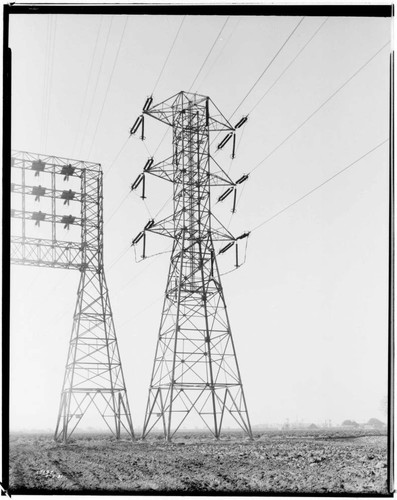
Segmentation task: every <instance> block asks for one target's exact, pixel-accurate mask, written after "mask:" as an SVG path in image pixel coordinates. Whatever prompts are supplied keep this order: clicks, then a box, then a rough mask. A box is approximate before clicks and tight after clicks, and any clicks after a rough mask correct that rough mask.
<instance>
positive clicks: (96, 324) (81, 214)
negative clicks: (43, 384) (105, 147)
mask: <svg viewBox="0 0 397 500" xmlns="http://www.w3.org/2000/svg"><path fill="white" fill-rule="evenodd" d="M11 166H12V169H11V170H12V173H13V182H12V184H11V191H12V193H13V194H14V195H17V196H14V199H13V204H14V203H15V204H16V205H17V206H18V208H13V209H11V216H12V217H13V218H14V219H19V220H20V223H19V226H18V227H17V228H16V231H14V228H13V235H12V237H11V263H13V264H23V265H33V266H41V267H52V268H62V269H75V270H79V271H80V282H79V286H78V291H77V302H76V307H75V310H74V315H73V327H72V334H71V338H70V344H69V350H68V355H67V362H66V369H65V376H64V381H63V387H62V393H61V402H60V406H59V413H58V419H57V424H56V430H55V436H54V437H55V439H56V440H58V441H63V442H67V440H68V439H69V438H70V436H71V435H72V433H73V431H74V430H75V429H76V427H77V425H78V424H79V423H80V421H81V420H82V418H83V417H84V415H85V414H86V412H87V410H88V409H89V407H91V406H92V405H93V406H94V407H95V408H96V410H97V411H98V412H99V414H100V416H101V417H102V419H103V420H104V421H105V423H106V424H107V426H108V427H109V429H110V430H111V432H112V433H113V434H114V436H115V437H116V438H120V436H121V432H124V433H126V434H127V436H129V437H130V438H133V437H134V432H133V427H132V421H131V412H130V408H129V404H128V398H127V392H126V386H125V381H124V376H123V371H122V367H121V360H120V354H119V349H118V344H117V338H116V333H115V328H114V324H113V315H112V310H111V307H110V300H109V291H108V287H107V284H106V279H105V274H104V264H103V191H102V189H103V184H102V182H103V175H102V170H101V166H100V165H99V164H96V163H88V162H81V161H75V160H68V159H65V158H59V157H51V156H45V155H39V154H34V153H26V152H18V151H15V152H13V153H12V165H11ZM41 176H42V180H40V177H41ZM29 180H31V181H32V183H36V184H37V183H38V182H39V181H40V184H39V185H30V184H29ZM14 181H15V182H14ZM65 182H71V183H72V184H74V189H66V187H65V185H64V183H65ZM59 184H61V185H62V186H61V188H58V185H59ZM33 198H34V199H33ZM42 198H49V199H50V210H49V213H45V212H42V211H38V210H37V207H36V204H37V203H39V202H40V201H41V199H42ZM70 203H72V204H78V205H79V206H77V210H78V212H77V214H76V212H74V213H75V214H74V215H72V214H67V213H66V214H65V209H66V210H69V205H70ZM13 206H15V205H13ZM28 207H31V208H33V210H31V211H30V210H28ZM33 223H34V225H33ZM41 223H49V225H50V228H51V233H50V234H51V237H50V238H47V239H45V238H38V237H37V235H36V234H35V233H36V232H37V231H38V230H39V229H40V225H41ZM60 225H63V233H65V230H69V229H72V228H73V227H75V226H77V228H80V236H79V237H78V238H77V240H76V239H75V240H74V241H73V240H72V239H70V238H68V239H67V240H62V239H59V238H58V234H57V233H58V232H59V229H58V227H59V226H60ZM61 229H62V226H61ZM15 232H18V233H19V234H18V235H16V234H15Z"/></svg>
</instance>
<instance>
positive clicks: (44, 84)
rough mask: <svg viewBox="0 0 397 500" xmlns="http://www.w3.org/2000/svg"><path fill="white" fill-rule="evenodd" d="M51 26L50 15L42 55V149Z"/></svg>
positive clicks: (42, 146)
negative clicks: (43, 53)
mask: <svg viewBox="0 0 397 500" xmlns="http://www.w3.org/2000/svg"><path fill="white" fill-rule="evenodd" d="M51 24H52V15H51V14H50V15H49V16H48V18H47V33H46V48H45V55H44V71H43V93H42V102H41V130H40V145H41V148H42V149H44V133H45V128H46V127H45V117H46V111H47V108H46V104H47V97H48V91H47V88H48V72H49V67H50V61H49V59H50V57H49V53H50V26H51Z"/></svg>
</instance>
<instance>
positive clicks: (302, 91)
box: [10, 15, 391, 429]
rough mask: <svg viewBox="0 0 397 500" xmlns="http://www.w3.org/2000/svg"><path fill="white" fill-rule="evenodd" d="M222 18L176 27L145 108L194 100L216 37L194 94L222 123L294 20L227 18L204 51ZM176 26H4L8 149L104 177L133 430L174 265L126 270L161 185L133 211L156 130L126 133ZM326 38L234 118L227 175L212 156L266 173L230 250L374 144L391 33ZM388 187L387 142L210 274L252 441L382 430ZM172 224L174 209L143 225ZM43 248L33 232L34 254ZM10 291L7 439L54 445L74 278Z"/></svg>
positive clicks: (331, 26)
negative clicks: (309, 429) (325, 431)
mask: <svg viewBox="0 0 397 500" xmlns="http://www.w3.org/2000/svg"><path fill="white" fill-rule="evenodd" d="M226 20H227V18H226V17H223V16H219V17H218V16H210V17H206V16H199V17H193V16H187V17H186V19H185V20H184V22H183V25H182V27H181V30H180V33H179V36H178V38H177V40H176V42H175V45H174V48H173V50H172V52H171V54H170V57H169V59H168V62H167V64H166V66H165V68H164V71H163V73H162V75H161V77H160V80H159V81H158V84H157V87H156V89H155V92H154V95H153V97H154V103H156V102H160V101H162V100H164V99H166V98H168V97H170V96H171V95H173V94H175V93H177V92H179V91H180V90H189V88H190V87H191V85H192V83H193V81H194V80H195V77H196V75H197V74H198V72H199V70H200V68H201V66H202V64H203V62H204V60H205V58H206V57H207V55H208V53H209V50H210V48H211V46H212V45H213V43H214V41H215V39H216V38H217V37H218V38H217V41H216V44H215V46H214V48H213V50H212V52H211V54H210V56H209V57H208V59H207V61H206V63H205V65H204V66H203V68H202V70H201V72H200V73H199V76H198V78H197V79H196V81H195V84H194V86H193V88H192V89H191V90H192V91H197V92H199V93H201V94H204V95H209V96H210V97H211V98H212V100H213V101H214V102H215V104H216V105H217V106H218V107H219V109H220V110H221V111H222V112H223V114H224V115H225V116H226V117H227V118H229V117H230V116H231V114H232V113H233V111H234V110H235V109H236V107H237V106H238V105H239V103H240V102H241V101H242V99H243V98H244V96H245V95H246V94H247V92H248V91H249V89H250V88H251V87H252V85H253V84H254V82H255V81H256V80H257V78H258V77H259V76H260V75H261V73H262V72H263V70H264V69H265V68H266V66H267V65H268V64H269V62H270V61H271V60H272V58H273V57H274V55H275V54H276V52H277V51H278V50H279V49H280V47H281V46H282V44H283V43H284V42H285V40H286V39H287V37H288V36H289V35H290V33H291V32H292V30H293V29H294V27H295V26H296V25H297V23H298V22H299V21H300V20H301V18H299V17H230V18H229V19H228V20H227V23H226V25H225V26H224V29H223V31H222V33H221V36H219V32H220V30H221V28H222V26H223V25H224V23H225V21H226ZM181 21H182V17H181V16H128V17H127V16H122V15H120V16H106V15H102V16H101V15H97V16H84V15H78V16H75V15H52V16H48V15H13V16H11V22H10V47H11V49H12V56H13V61H12V70H13V72H12V79H13V81H12V144H13V148H14V149H20V150H25V151H31V152H40V153H45V154H50V155H57V156H65V157H69V158H77V159H84V160H88V161H94V162H99V163H101V164H102V166H103V170H104V172H105V175H106V177H105V181H104V194H105V199H104V209H105V233H104V237H105V267H106V276H107V281H108V285H109V288H110V299H111V303H112V307H113V314H114V320H115V325H116V332H117V335H118V340H119V347H120V351H121V357H122V362H123V368H124V374H125V379H126V384H127V390H128V395H129V401H130V406H131V410H132V417H133V422H134V425H135V426H136V427H140V426H142V423H143V418H144V411H145V405H146V398H147V391H148V385H149V381H150V373H151V369H152V362H153V357H154V350H155V346H156V340H157V333H158V326H159V321H160V315H161V308H162V295H163V292H164V289H165V285H166V279H167V272H168V261H169V257H170V254H169V253H165V254H162V255H158V256H156V257H152V258H151V259H148V260H147V261H146V262H140V263H136V262H135V258H134V252H133V249H131V248H130V247H129V245H130V242H131V240H132V238H133V237H134V236H136V234H137V233H138V232H139V231H140V230H141V229H142V227H143V226H144V224H145V223H146V222H147V220H148V219H149V218H150V217H151V216H154V215H156V214H157V212H158V211H159V210H160V209H161V207H162V206H163V205H164V203H165V202H166V201H167V200H169V199H170V197H171V194H172V191H171V188H172V187H171V185H170V184H169V183H167V182H164V181H162V180H160V179H156V178H149V179H147V195H148V199H147V206H145V204H144V203H143V202H142V200H141V199H140V198H139V197H138V196H137V195H136V194H128V193H129V187H130V184H131V182H132V181H133V180H135V178H136V177H137V175H138V174H139V173H140V172H141V171H142V168H143V166H144V164H145V162H146V160H147V158H148V156H149V154H150V155H152V154H153V153H154V151H156V150H157V148H158V145H159V142H160V141H161V139H162V138H163V135H164V133H165V131H166V129H167V127H166V126H165V125H162V124H160V123H158V122H156V121H155V120H150V119H147V120H146V123H145V135H146V137H147V140H146V141H145V142H144V143H142V142H141V141H140V140H138V139H137V138H131V139H129V140H128V135H129V128H130V127H131V125H132V124H133V123H134V121H135V119H136V117H137V116H138V115H139V114H140V112H141V108H142V106H143V104H144V102H145V99H146V97H147V96H149V95H150V94H151V93H152V91H153V89H154V87H155V85H156V81H157V79H158V77H159V75H160V71H161V68H162V66H163V64H164V61H165V59H166V57H167V54H168V52H169V49H170V47H171V44H172V43H173V40H174V38H175V35H176V33H177V30H178V28H179V27H180V25H181ZM324 21H325V18H316V17H310V18H305V19H303V21H302V23H301V24H300V25H299V27H298V28H297V29H296V31H295V33H294V34H293V35H292V37H291V39H290V40H289V41H288V43H287V44H286V45H285V47H284V48H283V50H282V51H281V52H280V54H279V55H278V56H277V57H276V59H275V60H274V62H273V63H272V64H271V65H270V67H269V69H268V70H267V71H266V73H265V74H264V76H263V77H262V78H261V80H260V81H259V83H258V84H257V86H256V87H255V88H254V89H253V90H252V92H251V93H250V94H249V96H248V98H247V99H246V100H245V101H244V102H243V104H242V106H241V107H240V108H239V109H238V110H237V112H236V113H235V115H234V116H233V118H232V119H231V121H232V123H233V124H234V123H235V122H237V121H238V120H239V119H240V118H241V117H242V116H243V115H245V114H247V113H249V119H248V122H247V123H246V124H245V125H244V127H243V128H242V129H240V131H239V136H238V142H239V146H238V150H237V157H236V158H235V160H233V162H231V160H230V148H229V149H228V148H227V147H226V148H225V149H224V150H222V151H221V152H219V153H217V154H215V158H216V160H217V161H218V162H219V163H220V164H221V165H222V166H223V167H224V168H225V169H226V170H228V169H229V168H230V175H231V176H232V178H234V179H237V178H239V177H240V176H241V175H242V174H243V173H247V172H250V171H251V170H252V169H253V168H255V167H256V166H257V165H258V164H259V162H261V161H262V160H264V159H265V161H263V163H261V165H260V166H258V168H256V170H255V171H254V172H253V173H252V175H251V176H250V178H249V180H248V181H247V182H246V183H245V187H244V191H243V192H242V195H241V198H240V200H239V204H238V211H237V213H236V214H235V215H233V217H232V218H231V222H230V230H231V231H232V232H233V233H234V234H235V235H239V234H241V233H242V232H244V231H247V230H251V229H253V228H255V227H256V226H258V225H259V224H261V223H262V222H264V221H266V220H267V219H269V218H270V217H271V216H272V215H274V214H276V213H277V212H279V211H280V210H282V209H283V208H284V207H286V206H288V205H289V204H290V203H292V202H294V201H295V200H297V199H298V198H300V197H301V196H302V195H304V194H305V193H307V192H308V191H310V190H311V189H313V188H315V187H316V186H318V185H319V184H321V183H322V182H323V181H324V180H326V179H328V178H329V177H331V176H332V175H333V174H335V173H336V172H338V171H339V170H341V169H343V168H344V167H346V166H348V165H349V164H350V163H352V162H353V161H355V160H356V159H358V158H360V157H361V156H363V155H364V154H365V153H367V152H368V151H370V150H371V149H373V148H374V147H375V146H377V145H378V144H380V143H381V142H382V141H384V140H386V139H387V138H388V113H389V110H388V85H389V83H388V78H389V77H388V69H389V51H390V44H388V42H389V41H390V36H391V33H390V31H391V29H390V19H382V18H330V19H328V20H327V21H326V22H325V23H324ZM323 23H324V24H323ZM322 24H323V25H322ZM321 25H322V27H321V29H320V30H319V31H318V33H317V34H316V35H315V37H314V38H313V39H312V40H311V41H310V43H308V45H307V47H306V48H305V49H304V50H303V51H302V53H301V54H300V55H299V56H298V57H297V59H296V60H295V61H294V62H293V63H292V64H291V66H290V67H289V68H288V69H287V70H286V71H285V73H284V74H283V75H282V76H281V78H280V79H279V80H278V81H277V82H276V83H275V84H274V82H275V81H276V80H277V79H278V78H279V76H280V75H281V73H282V72H283V71H284V69H285V68H286V67H287V66H288V65H289V64H290V63H291V61H293V59H294V58H295V56H296V55H297V54H298V52H299V51H300V50H301V49H302V48H303V47H304V45H305V44H306V43H307V42H308V40H309V39H310V38H311V37H312V35H313V34H314V33H315V32H316V30H317V29H318V28H319V27H320V26H321ZM385 44H387V45H386V46H385V47H384V48H383V50H381V51H380V52H379V53H378V54H377V55H376V56H375V57H374V58H373V59H372V60H371V61H370V62H369V63H368V64H367V65H366V66H365V67H364V68H363V69H362V70H361V71H359V72H358V73H357V74H356V76H354V77H353V78H352V79H351V80H350V81H349V82H348V83H347V84H346V85H345V86H344V87H343V88H342V89H341V90H340V91H339V92H338V93H337V94H335V95H334V96H333V97H332V98H331V99H330V100H329V101H328V102H326V103H325V105H324V106H323V107H322V108H321V109H320V110H319V111H318V112H317V113H316V114H315V115H313V116H312V117H311V118H310V119H309V120H308V121H307V123H305V124H304V125H303V126H302V127H301V128H300V129H299V130H298V131H297V132H296V133H294V134H293V135H291V137H289V136H290V134H291V133H292V132H294V131H295V130H296V129H297V127H298V126H299V125H301V124H302V123H303V122H304V121H305V120H306V118H308V117H309V116H310V115H311V114H312V113H313V112H314V111H315V110H316V109H317V108H319V106H320V105H321V104H322V103H324V102H325V101H326V100H327V99H328V98H329V97H330V96H332V94H334V92H335V91H336V90H337V89H339V88H340V87H341V86H342V85H343V84H344V83H345V82H346V81H347V80H348V79H349V78H350V77H351V76H352V75H354V74H355V73H356V72H357V70H359V69H360V68H361V67H362V66H363V65H364V64H365V63H367V61H368V60H369V59H370V58H371V57H372V56H374V55H375V54H376V53H377V52H378V51H379V50H380V49H381V48H382V47H383V46H384V45H385ZM273 84H274V86H273ZM269 89H270V90H269ZM265 93H266V95H265ZM264 95H265V97H264V98H263V100H262V101H261V102H260V103H259V104H257V103H258V102H259V100H260V99H261V98H262V96H264ZM253 108H255V109H253ZM252 109H253V110H252ZM251 110H252V112H251ZM288 137H289V138H288ZM286 138H288V139H287V140H286V141H285V143H283V141H284V140H285V139H286ZM170 139H171V134H170V133H168V134H167V136H166V137H165V139H164V141H163V143H162V145H161V146H160V147H159V148H158V150H157V151H156V154H155V160H156V161H160V160H161V159H163V158H166V157H167V156H169V155H170V154H171V143H170ZM215 144H216V142H215ZM215 144H214V145H215ZM279 145H280V147H278V148H277V149H276V150H275V148H276V147H277V146H279ZM270 153H271V154H270ZM269 154H270V155H269ZM116 158H117V161H116V162H115V163H114V160H115V159H116ZM107 172H109V174H107ZM387 189H388V144H387V143H386V144H383V145H382V146H381V147H379V148H377V149H376V150H375V151H373V152H372V153H371V154H369V155H368V156H366V157H365V158H364V159H362V160H361V161H359V162H358V163H357V164H355V165H354V166H353V167H352V168H350V169H348V170H347V171H346V172H344V173H343V174H341V175H340V176H338V177H336V178H335V179H334V180H332V181H331V182H329V183H328V184H326V185H325V186H324V187H322V188H321V189H319V190H317V191H315V192H314V193H313V194H311V195H310V196H308V197H307V198H305V199H304V200H302V201H301V202H299V203H297V204H296V205H294V206H293V207H291V208H290V209H288V210H287V211H285V212H284V213H282V214H280V215H279V216H277V217H276V218H274V219H273V220H271V221H270V222H268V223H267V224H265V225H263V226H261V227H260V228H258V229H257V230H255V231H253V232H252V234H251V236H250V238H249V240H248V250H247V260H246V263H245V265H244V266H242V267H241V268H240V269H239V270H237V272H234V273H230V274H227V275H225V276H224V278H223V286H224V291H225V296H226V301H227V306H228V311H229V315H230V320H231V326H232V332H233V335H234V340H235V345H236V350H237V356H238V361H239V364H240V369H241V374H242V379H243V384H244V388H245V392H246V398H247V405H248V409H249V413H250V417H251V422H252V424H254V425H255V424H260V423H271V422H285V421H286V419H290V421H294V420H302V421H306V422H317V423H322V422H323V421H324V420H326V419H327V420H328V419H331V420H332V421H333V422H334V423H340V422H341V421H343V420H344V419H347V418H349V419H355V420H357V421H367V420H368V419H369V418H371V417H377V418H381V419H382V420H385V414H384V412H383V411H382V409H381V401H382V398H384V397H385V396H386V394H387V326H388V324H387V280H388V267H387V262H388V261H387V256H388V247H387V240H388V198H387ZM219 194H220V192H215V191H214V199H215V196H219ZM37 206H38V205H37ZM43 206H44V205H42V206H40V207H39V209H42V210H43ZM171 209H172V204H171V203H170V202H169V203H168V204H167V205H166V206H165V208H164V209H163V210H162V212H161V214H160V215H159V216H158V217H157V220H158V219H159V218H163V217H165V216H166V215H168V214H170V211H171ZM230 209H231V200H230V199H227V200H226V201H225V202H224V204H222V206H221V205H220V204H218V205H216V207H215V209H214V211H215V213H216V215H217V216H218V217H219V218H220V219H221V220H223V221H224V223H225V225H228V224H229V219H230V215H231V213H230ZM106 221H108V222H106ZM44 231H45V229H43V228H40V229H38V228H35V227H32V228H31V234H35V235H37V237H39V236H43V235H44V234H45V233H44ZM147 244H148V254H149V255H150V254H156V253H159V252H162V251H164V250H166V249H168V248H169V246H170V241H169V240H168V239H166V238H163V239H162V238H159V237H155V236H149V237H148V243H147ZM219 264H220V267H221V270H222V272H225V273H226V272H227V271H229V270H230V269H232V262H231V261H230V257H229V256H228V255H225V256H224V257H223V256H220V257H219ZM11 279H12V286H11V405H10V426H11V429H22V428H30V429H34V428H38V429H43V428H49V429H54V426H55V422H56V416H57V411H58V404H59V397H60V391H61V386H62V380H63V374H64V367H65V362H66V355H67V348H68V343H69V337H70V332H71V327H72V315H73V309H74V304H75V300H76V292H77V284H78V279H79V273H78V272H77V271H64V270H53V269H39V268H29V267H23V266H21V267H20V266H13V267H12V269H11ZM87 422H88V421H87ZM81 427H82V428H84V423H83V422H82V425H81Z"/></svg>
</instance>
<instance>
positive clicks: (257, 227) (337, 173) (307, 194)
mask: <svg viewBox="0 0 397 500" xmlns="http://www.w3.org/2000/svg"><path fill="white" fill-rule="evenodd" d="M388 141H389V139H385V140H384V141H382V142H380V143H379V144H378V145H377V146H375V147H373V148H372V149H370V150H369V151H367V152H366V153H364V154H363V155H362V156H360V158H357V159H356V160H354V161H353V162H352V163H349V165H347V166H346V167H344V168H342V170H339V172H336V174H334V175H332V176H331V177H329V178H328V179H326V180H325V181H323V182H322V183H321V184H319V185H318V186H316V187H315V188H313V189H311V190H310V191H308V192H307V193H305V194H304V195H303V196H301V197H300V198H298V199H297V200H295V201H293V202H292V203H290V204H289V205H287V206H286V207H284V208H283V209H282V210H279V211H278V212H276V213H275V214H274V215H272V216H271V217H269V218H268V219H266V220H265V221H263V222H261V223H260V224H258V225H257V226H255V227H254V228H253V229H251V233H252V232H253V231H256V230H257V229H259V228H260V227H262V226H264V225H265V224H267V223H268V222H270V221H271V220H273V219H275V218H276V217H278V216H279V215H281V214H282V213H284V212H285V211H286V210H288V209H289V208H291V207H293V206H294V205H296V204H297V203H299V202H300V201H302V200H304V199H305V198H307V197H308V196H310V195H311V194H312V193H314V192H315V191H317V190H318V189H320V188H322V187H323V186H325V185H326V184H328V182H330V181H332V180H333V179H335V177H337V176H338V175H340V174H342V173H343V172H346V170H348V169H349V168H351V167H353V166H354V165H355V164H356V163H358V162H359V161H361V160H362V159H364V158H365V157H367V156H368V155H370V154H371V153H373V152H374V151H376V150H377V149H378V148H380V147H381V146H383V144H386V143H387V142H388Z"/></svg>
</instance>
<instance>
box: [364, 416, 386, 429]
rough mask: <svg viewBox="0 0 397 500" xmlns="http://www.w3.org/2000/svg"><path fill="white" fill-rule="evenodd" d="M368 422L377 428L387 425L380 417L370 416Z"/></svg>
mask: <svg viewBox="0 0 397 500" xmlns="http://www.w3.org/2000/svg"><path fill="white" fill-rule="evenodd" d="M368 424H369V425H371V426H372V427H375V428H376V429H383V427H385V426H386V424H385V423H383V422H382V421H381V420H379V419H378V418H370V419H369V420H368Z"/></svg>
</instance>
